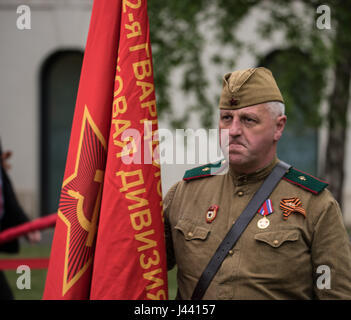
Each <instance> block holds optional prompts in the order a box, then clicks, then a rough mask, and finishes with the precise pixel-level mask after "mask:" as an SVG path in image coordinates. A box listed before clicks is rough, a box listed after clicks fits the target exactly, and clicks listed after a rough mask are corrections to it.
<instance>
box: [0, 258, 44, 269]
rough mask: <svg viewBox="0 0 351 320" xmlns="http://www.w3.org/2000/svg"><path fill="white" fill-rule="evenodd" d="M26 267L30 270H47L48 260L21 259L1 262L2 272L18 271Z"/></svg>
mask: <svg viewBox="0 0 351 320" xmlns="http://www.w3.org/2000/svg"><path fill="white" fill-rule="evenodd" d="M21 265H26V266H28V267H29V268H30V269H47V267H48V265H49V259H48V258H21V259H19V258H18V259H17V258H16V259H4V260H0V270H16V269H17V268H18V267H19V266H21Z"/></svg>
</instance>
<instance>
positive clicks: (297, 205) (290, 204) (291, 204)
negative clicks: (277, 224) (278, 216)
mask: <svg viewBox="0 0 351 320" xmlns="http://www.w3.org/2000/svg"><path fill="white" fill-rule="evenodd" d="M280 209H282V210H283V219H284V220H287V219H288V217H289V215H290V214H292V213H301V214H302V215H303V216H304V217H305V218H306V211H305V209H304V208H302V203H301V200H300V199H299V198H286V199H282V200H281V201H280Z"/></svg>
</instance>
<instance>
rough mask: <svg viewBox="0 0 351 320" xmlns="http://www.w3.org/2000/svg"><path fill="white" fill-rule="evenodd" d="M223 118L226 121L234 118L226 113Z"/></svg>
mask: <svg viewBox="0 0 351 320" xmlns="http://www.w3.org/2000/svg"><path fill="white" fill-rule="evenodd" d="M221 119H222V120H224V121H228V120H231V119H232V116H230V115H224V116H222V117H221Z"/></svg>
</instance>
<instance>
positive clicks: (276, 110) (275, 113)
mask: <svg viewBox="0 0 351 320" xmlns="http://www.w3.org/2000/svg"><path fill="white" fill-rule="evenodd" d="M266 108H267V110H268V111H269V112H270V113H271V115H272V117H273V119H275V118H277V117H280V116H282V115H284V114H285V105H284V103H282V102H280V101H270V102H267V103H266Z"/></svg>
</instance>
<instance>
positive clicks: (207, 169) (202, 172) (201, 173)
mask: <svg viewBox="0 0 351 320" xmlns="http://www.w3.org/2000/svg"><path fill="white" fill-rule="evenodd" d="M225 161H226V160H220V161H217V162H215V163H209V164H205V165H203V166H200V167H196V168H193V169H189V170H187V171H185V174H184V177H183V180H185V181H189V180H195V179H200V178H205V177H211V176H213V175H215V174H217V173H219V172H220V171H222V170H223V168H225V167H226V166H222V164H225Z"/></svg>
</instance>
